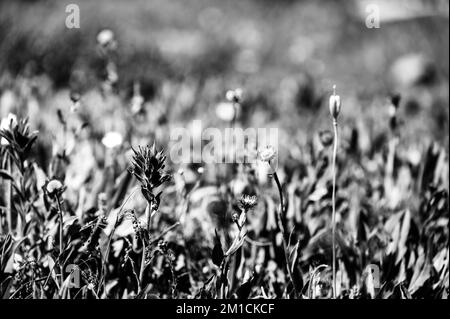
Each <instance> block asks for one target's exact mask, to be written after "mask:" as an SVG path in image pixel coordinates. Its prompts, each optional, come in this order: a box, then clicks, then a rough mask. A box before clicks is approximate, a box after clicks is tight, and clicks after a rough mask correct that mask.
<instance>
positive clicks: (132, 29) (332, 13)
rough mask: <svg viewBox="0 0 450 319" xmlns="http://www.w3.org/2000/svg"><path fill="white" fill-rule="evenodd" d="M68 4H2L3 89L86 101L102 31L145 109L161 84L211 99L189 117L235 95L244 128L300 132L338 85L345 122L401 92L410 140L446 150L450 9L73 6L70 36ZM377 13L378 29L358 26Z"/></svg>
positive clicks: (106, 0) (174, 3)
mask: <svg viewBox="0 0 450 319" xmlns="http://www.w3.org/2000/svg"><path fill="white" fill-rule="evenodd" d="M72 2H73V1H70V2H69V1H44V0H42V1H38V0H28V1H2V2H1V4H0V52H1V54H0V71H1V77H2V82H1V83H2V85H1V88H0V90H2V91H3V92H4V91H5V90H6V88H8V85H9V84H8V83H9V82H8V81H10V82H11V81H12V80H11V78H14V77H17V76H18V75H19V76H20V75H22V76H30V75H33V76H43V78H42V77H41V78H40V82H41V83H47V84H48V86H49V87H51V88H52V89H55V90H56V91H58V90H65V89H72V90H76V91H79V92H81V93H83V92H86V91H88V90H90V89H91V88H92V87H93V86H94V85H96V83H98V78H99V77H101V72H102V66H101V63H100V62H99V61H100V59H99V57H98V52H97V50H96V35H97V34H98V32H99V31H100V30H102V29H104V28H108V29H111V30H113V32H114V33H115V37H116V40H117V43H118V47H117V52H116V57H115V61H116V64H117V73H118V77H119V80H118V87H119V90H121V92H124V93H123V94H124V98H127V97H129V95H130V94H131V93H130V92H131V91H132V86H133V83H135V82H136V81H139V83H140V85H141V90H142V91H143V95H144V97H145V98H146V99H148V100H151V99H153V98H154V97H155V95H157V94H158V92H160V91H161V87H162V83H163V82H164V81H175V82H176V83H188V84H187V85H188V87H195V88H197V89H196V90H194V89H193V90H194V91H195V92H197V93H198V92H199V91H202V90H203V91H208V94H209V95H210V96H211V100H210V101H208V100H207V99H203V101H204V104H206V105H204V106H200V105H196V106H195V108H194V110H191V111H192V112H190V113H191V114H192V116H193V117H195V112H194V111H198V112H199V113H200V114H202V112H203V111H202V110H204V109H202V107H204V108H208V107H209V105H208V104H210V103H216V102H217V100H219V99H220V98H222V97H223V93H224V91H225V90H226V89H228V88H233V87H238V86H241V87H243V88H244V89H245V92H246V96H247V101H249V103H250V102H251V104H252V105H257V106H255V109H256V110H261V114H260V117H259V121H256V123H248V124H253V125H259V124H261V123H265V124H267V123H268V122H270V121H272V120H274V121H275V123H276V125H277V126H280V121H281V123H282V125H281V126H282V127H284V128H290V127H292V129H293V130H298V129H299V128H300V129H302V128H305V129H308V125H309V123H310V119H311V117H310V115H311V114H312V115H313V117H314V118H316V117H317V115H318V114H322V111H325V112H327V110H326V108H323V107H322V106H323V103H322V102H323V101H324V99H323V97H324V96H328V94H329V93H330V90H331V86H332V84H334V83H336V84H337V87H338V91H339V93H340V94H341V96H342V97H343V99H344V102H345V103H344V105H345V106H344V108H345V111H344V117H346V118H347V119H350V120H351V118H352V117H353V116H355V117H358V118H360V117H361V116H363V117H364V116H369V117H372V116H375V117H377V118H378V119H381V120H383V119H382V118H380V115H382V114H383V112H384V110H385V108H382V107H383V105H384V104H385V101H386V98H387V97H388V96H389V95H390V94H393V93H401V94H402V96H403V99H402V105H403V106H404V107H402V109H401V111H402V112H404V115H405V117H406V118H407V121H408V122H409V124H410V125H409V127H411V128H412V129H411V132H410V133H411V136H412V139H416V137H417V136H421V137H426V136H430V138H433V139H438V140H439V141H442V142H443V143H444V144H445V145H446V146H447V148H448V134H442V133H443V132H447V131H448V95H449V94H448V75H449V72H448V70H449V4H448V1H445V0H443V1H387V0H385V1H381V0H377V1H365V0H363V1H331V0H329V1H327V0H325V1H320V2H318V1H293V0H281V1H276V2H274V1H268V0H260V1H253V0H242V1H228V0H222V1H218V0H191V1H182V0H170V1H163V0H152V1H145V0H132V1H117V0H103V1H102V0H100V1H87V0H79V1H77V2H76V3H75V4H77V5H78V6H79V8H80V20H81V21H80V28H79V29H68V28H66V26H65V20H66V17H67V15H68V13H66V12H65V9H66V6H67V5H68V4H69V3H72ZM373 4H375V5H377V6H378V8H379V13H380V28H367V27H366V19H367V16H368V15H369V11H368V10H369V6H370V5H373ZM8 79H9V80H8ZM213 83H220V84H217V85H215V84H213ZM205 85H206V86H208V88H206V89H199V88H204V86H205ZM189 90H190V89H187V90H186V91H189ZM64 94H65V93H64ZM180 94H181V93H180ZM192 94H194V95H195V94H196V93H192ZM198 94H200V95H201V94H202V93H198ZM185 95H189V93H186V94H185ZM197 96H198V95H197ZM58 103H59V102H58ZM61 103H66V104H67V103H68V102H61ZM50 104H51V103H50ZM259 104H260V106H258V105H259ZM60 106H61V105H60ZM1 112H2V114H1V115H2V117H3V116H5V115H6V114H5V113H7V110H6V109H5V107H3V108H2V110H1ZM258 114H259V113H258ZM374 114H375V115H374ZM297 115H298V117H297ZM408 117H409V118H408ZM303 120H305V123H303V122H302V121H303ZM413 122H417V125H414V124H413ZM326 123H327V125H328V124H329V123H328V122H326ZM312 125H315V126H317V125H319V126H320V125H321V124H320V123H317V121H315V122H314V123H313V124H312ZM417 134H419V135H417ZM406 136H408V134H406V135H405V137H406Z"/></svg>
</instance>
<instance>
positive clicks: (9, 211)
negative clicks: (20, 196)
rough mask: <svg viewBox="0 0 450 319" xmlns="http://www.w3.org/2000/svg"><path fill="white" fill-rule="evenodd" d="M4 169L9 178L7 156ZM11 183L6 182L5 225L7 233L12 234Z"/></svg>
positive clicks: (9, 167)
mask: <svg viewBox="0 0 450 319" xmlns="http://www.w3.org/2000/svg"><path fill="white" fill-rule="evenodd" d="M6 169H7V171H8V174H9V175H10V176H11V173H12V167H11V158H10V157H9V156H7V159H6ZM11 196H12V181H11V180H9V179H7V180H6V224H7V225H8V233H12V232H13V229H12V200H11Z"/></svg>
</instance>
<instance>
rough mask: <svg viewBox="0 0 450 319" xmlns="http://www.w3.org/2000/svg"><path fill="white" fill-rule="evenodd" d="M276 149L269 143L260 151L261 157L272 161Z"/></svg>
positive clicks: (268, 161)
mask: <svg viewBox="0 0 450 319" xmlns="http://www.w3.org/2000/svg"><path fill="white" fill-rule="evenodd" d="M275 155H276V151H275V148H274V147H273V146H272V145H268V146H266V147H265V148H263V149H262V150H260V152H259V157H260V158H261V160H262V161H263V162H267V163H270V162H271V161H273V159H274V158H275Z"/></svg>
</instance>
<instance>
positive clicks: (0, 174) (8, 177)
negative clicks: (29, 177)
mask: <svg viewBox="0 0 450 319" xmlns="http://www.w3.org/2000/svg"><path fill="white" fill-rule="evenodd" d="M0 177H1V178H3V179H6V180H10V181H13V180H14V178H13V177H12V176H11V175H10V174H9V173H8V171H6V170H4V169H0Z"/></svg>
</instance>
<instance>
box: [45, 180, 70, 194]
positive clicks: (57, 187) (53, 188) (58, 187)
mask: <svg viewBox="0 0 450 319" xmlns="http://www.w3.org/2000/svg"><path fill="white" fill-rule="evenodd" d="M64 190H65V187H64V185H63V183H61V182H60V181H59V180H57V179H52V180H50V181H47V183H46V184H44V191H45V193H46V194H47V195H48V196H49V197H50V198H57V197H58V196H60V195H61V194H62V193H63V192H64Z"/></svg>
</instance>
